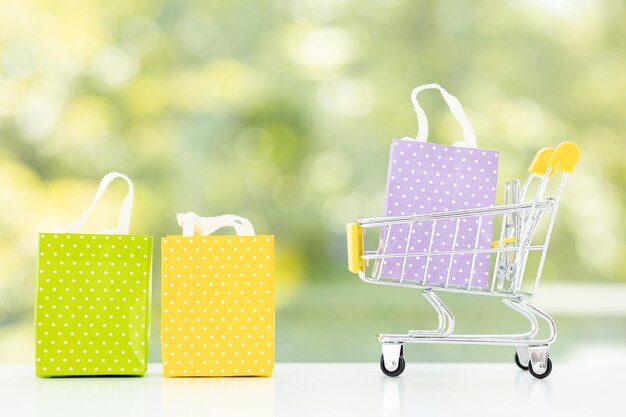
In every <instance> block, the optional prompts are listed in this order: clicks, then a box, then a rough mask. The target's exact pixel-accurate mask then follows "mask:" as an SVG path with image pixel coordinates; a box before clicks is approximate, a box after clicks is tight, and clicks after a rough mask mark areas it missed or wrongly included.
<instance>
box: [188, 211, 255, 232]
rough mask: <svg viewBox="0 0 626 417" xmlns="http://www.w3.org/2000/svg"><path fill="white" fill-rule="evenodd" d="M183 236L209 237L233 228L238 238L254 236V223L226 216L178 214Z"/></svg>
mask: <svg viewBox="0 0 626 417" xmlns="http://www.w3.org/2000/svg"><path fill="white" fill-rule="evenodd" d="M176 219H177V220H178V224H179V225H180V226H181V227H182V228H183V236H207V235H210V234H212V233H214V232H215V231H217V230H218V229H221V228H222V227H233V228H234V229H235V232H236V233H237V235H238V236H254V227H252V223H250V221H249V220H248V219H246V218H244V217H240V216H234V215H232V214H224V215H222V216H215V217H198V215H197V214H196V213H192V212H189V213H184V214H183V213H178V214H176Z"/></svg>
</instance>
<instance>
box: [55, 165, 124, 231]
mask: <svg viewBox="0 0 626 417" xmlns="http://www.w3.org/2000/svg"><path fill="white" fill-rule="evenodd" d="M117 178H122V179H124V180H125V181H126V182H127V183H128V193H126V197H124V201H123V202H122V206H121V207H120V214H119V217H118V220H117V229H112V230H107V231H104V232H101V233H110V234H122V235H126V234H128V229H130V213H131V211H132V210H133V200H134V196H135V189H134V188H133V182H132V181H131V180H130V178H128V177H127V176H126V175H124V174H120V173H119V172H109V173H108V174H106V175H105V176H104V177H103V178H102V180H101V181H100V186H99V187H98V191H96V195H95V196H94V198H93V201H92V202H91V205H90V206H89V208H88V209H87V210H85V212H84V213H83V214H81V215H80V217H79V218H77V219H76V220H74V222H73V223H72V224H70V225H69V227H68V228H67V229H66V231H67V232H68V233H76V232H77V231H78V229H79V228H80V227H81V226H82V225H83V223H85V220H87V218H88V217H89V215H90V214H91V212H92V211H93V209H94V208H95V207H96V205H97V204H98V201H100V198H101V197H102V195H103V194H104V192H105V191H106V189H107V187H108V186H109V184H111V183H112V182H113V181H114V180H115V179H117Z"/></svg>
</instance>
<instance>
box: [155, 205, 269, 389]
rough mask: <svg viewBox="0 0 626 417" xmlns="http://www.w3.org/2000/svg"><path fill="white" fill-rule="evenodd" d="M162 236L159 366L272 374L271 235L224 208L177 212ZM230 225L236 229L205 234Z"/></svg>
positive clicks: (169, 370)
mask: <svg viewBox="0 0 626 417" xmlns="http://www.w3.org/2000/svg"><path fill="white" fill-rule="evenodd" d="M178 222H179V224H180V225H181V226H182V228H183V236H167V237H165V238H163V239H162V240H161V252H162V263H161V265H162V280H161V288H162V295H161V306H162V307H161V308H162V315H161V346H162V352H163V373H164V375H165V376H167V377H180V376H251V375H257V376H270V375H271V374H272V370H273V367H274V236H259V235H255V234H254V229H253V227H252V225H251V224H250V222H249V221H247V220H246V219H244V218H241V217H237V216H232V215H225V216H219V217H210V218H199V217H198V216H196V215H195V214H193V213H187V214H184V215H182V214H179V215H178ZM226 226H232V227H234V229H235V232H236V236H210V235H211V234H212V233H213V232H215V231H216V230H218V229H220V228H222V227H226Z"/></svg>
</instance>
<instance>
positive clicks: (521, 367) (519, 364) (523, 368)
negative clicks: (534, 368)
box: [515, 352, 528, 371]
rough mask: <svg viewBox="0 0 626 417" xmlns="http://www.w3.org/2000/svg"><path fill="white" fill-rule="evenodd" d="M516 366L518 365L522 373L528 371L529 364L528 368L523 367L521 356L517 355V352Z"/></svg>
mask: <svg viewBox="0 0 626 417" xmlns="http://www.w3.org/2000/svg"><path fill="white" fill-rule="evenodd" d="M515 365H517V367H518V368H519V369H521V370H522V371H528V364H526V366H524V365H522V364H521V363H520V361H519V355H518V354H517V352H515Z"/></svg>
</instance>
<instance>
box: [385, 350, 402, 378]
mask: <svg viewBox="0 0 626 417" xmlns="http://www.w3.org/2000/svg"><path fill="white" fill-rule="evenodd" d="M382 348H383V354H382V356H381V357H380V369H381V370H382V371H383V373H384V374H385V375H387V376H399V375H400V374H401V373H402V372H403V371H404V365H405V364H404V358H403V357H402V355H403V353H404V346H403V345H401V344H395V343H383V346H382Z"/></svg>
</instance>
